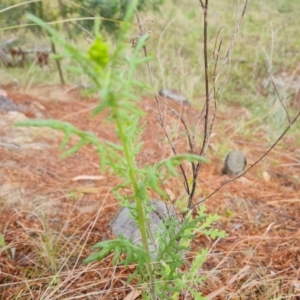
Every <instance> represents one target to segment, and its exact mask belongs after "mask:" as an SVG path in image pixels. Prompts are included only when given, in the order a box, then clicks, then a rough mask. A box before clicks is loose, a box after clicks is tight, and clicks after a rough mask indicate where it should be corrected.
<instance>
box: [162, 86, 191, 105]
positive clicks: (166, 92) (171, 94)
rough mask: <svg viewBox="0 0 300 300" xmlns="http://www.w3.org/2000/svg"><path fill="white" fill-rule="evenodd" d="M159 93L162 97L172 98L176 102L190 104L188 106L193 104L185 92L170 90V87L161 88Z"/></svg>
mask: <svg viewBox="0 0 300 300" xmlns="http://www.w3.org/2000/svg"><path fill="white" fill-rule="evenodd" d="M159 95H160V96H161V97H164V98H169V99H172V100H174V101H176V102H179V103H182V104H185V105H188V106H190V105H191V103H190V101H189V100H188V98H187V97H186V96H184V95H183V94H181V93H179V92H176V91H173V90H170V89H162V90H160V91H159Z"/></svg>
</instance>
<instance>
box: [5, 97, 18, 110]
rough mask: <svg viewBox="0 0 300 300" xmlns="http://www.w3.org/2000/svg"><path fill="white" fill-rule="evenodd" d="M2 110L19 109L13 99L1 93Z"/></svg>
mask: <svg viewBox="0 0 300 300" xmlns="http://www.w3.org/2000/svg"><path fill="white" fill-rule="evenodd" d="M0 111H19V109H18V106H17V105H16V104H15V103H14V102H13V101H12V100H11V99H9V98H7V97H5V96H1V95H0Z"/></svg>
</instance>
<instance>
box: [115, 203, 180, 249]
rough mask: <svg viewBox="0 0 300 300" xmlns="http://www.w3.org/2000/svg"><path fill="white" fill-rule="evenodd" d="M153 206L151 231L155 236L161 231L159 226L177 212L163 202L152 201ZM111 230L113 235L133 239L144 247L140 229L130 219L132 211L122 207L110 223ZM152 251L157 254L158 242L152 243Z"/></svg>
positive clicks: (150, 242)
mask: <svg viewBox="0 0 300 300" xmlns="http://www.w3.org/2000/svg"><path fill="white" fill-rule="evenodd" d="M150 203H151V205H152V206H154V207H155V209H154V210H153V211H152V212H151V213H150V221H149V223H150V230H151V233H152V236H154V235H155V234H156V233H157V231H158V230H159V225H160V224H161V222H163V220H164V219H166V218H168V217H169V216H175V215H176V212H175V210H174V209H173V207H171V206H170V205H167V204H166V203H165V202H163V201H155V200H150ZM109 226H110V228H111V231H112V233H113V234H114V235H115V236H117V235H119V234H121V235H123V236H125V237H127V238H129V239H131V240H132V241H133V242H134V243H136V244H139V245H142V238H141V234H140V231H139V228H138V227H137V225H136V222H135V221H134V220H133V219H132V218H131V217H130V210H129V208H127V207H122V208H121V209H120V210H119V211H118V212H117V214H116V216H115V217H114V219H113V220H112V221H111V222H110V225H109ZM149 244H150V247H149V248H150V251H151V252H154V253H155V252H156V249H157V241H154V244H153V241H150V240H149Z"/></svg>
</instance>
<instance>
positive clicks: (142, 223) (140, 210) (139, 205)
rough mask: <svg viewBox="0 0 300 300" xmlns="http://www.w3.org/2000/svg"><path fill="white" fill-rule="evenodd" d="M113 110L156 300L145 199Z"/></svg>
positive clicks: (114, 107) (122, 123)
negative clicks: (140, 191)
mask: <svg viewBox="0 0 300 300" xmlns="http://www.w3.org/2000/svg"><path fill="white" fill-rule="evenodd" d="M112 109H113V115H114V119H115V122H116V125H117V128H118V132H119V137H120V140H121V142H122V146H123V151H124V156H125V159H126V162H127V165H128V168H129V172H128V174H129V179H130V181H131V185H132V188H133V191H134V195H135V197H134V199H135V203H136V211H137V222H138V226H139V229H140V232H141V237H142V242H143V247H144V250H145V252H146V253H147V254H148V257H149V264H148V265H147V269H148V273H149V280H150V289H151V295H152V299H153V300H155V299H156V292H155V284H154V278H153V268H152V265H151V259H150V258H151V255H150V251H149V244H148V239H147V228H146V220H145V215H144V205H143V199H141V198H140V193H139V187H138V184H137V181H136V178H135V172H134V169H133V161H132V158H131V156H130V150H129V147H128V139H127V136H126V135H125V133H124V131H123V126H124V122H122V121H121V120H120V118H119V115H118V108H117V106H116V105H114V106H113V107H112Z"/></svg>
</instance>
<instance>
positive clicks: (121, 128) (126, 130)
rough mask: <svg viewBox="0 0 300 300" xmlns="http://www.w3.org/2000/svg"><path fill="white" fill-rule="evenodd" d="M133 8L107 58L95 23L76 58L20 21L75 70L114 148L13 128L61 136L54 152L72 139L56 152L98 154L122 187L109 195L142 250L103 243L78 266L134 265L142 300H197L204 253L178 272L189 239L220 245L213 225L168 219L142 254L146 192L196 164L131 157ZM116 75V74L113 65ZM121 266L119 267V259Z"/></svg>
mask: <svg viewBox="0 0 300 300" xmlns="http://www.w3.org/2000/svg"><path fill="white" fill-rule="evenodd" d="M135 6H136V1H132V3H131V5H130V6H129V8H128V10H127V12H126V16H125V19H124V22H123V25H122V28H121V31H120V34H119V38H118V40H117V44H116V47H115V50H114V51H113V53H111V52H110V51H111V50H110V46H109V44H107V43H106V42H104V41H103V38H102V36H101V34H100V33H99V30H98V29H99V26H100V22H99V20H97V21H96V26H95V38H94V41H93V43H92V44H91V46H90V48H89V50H88V51H87V52H83V51H80V50H78V49H77V48H76V47H74V46H72V45H70V44H69V43H68V42H67V41H66V40H64V39H63V38H62V37H61V35H60V34H59V33H58V32H56V31H55V30H54V29H53V28H51V27H50V26H49V25H47V24H46V23H45V22H43V21H42V20H40V19H38V18H37V17H34V16H33V15H29V16H28V19H29V20H30V21H33V22H34V23H36V24H37V25H39V26H41V27H42V28H43V29H45V30H47V31H48V33H49V34H50V35H51V37H52V41H53V42H54V43H57V44H59V45H60V46H62V47H63V48H64V52H63V53H62V54H61V55H60V56H59V57H57V59H61V58H62V57H69V58H72V59H73V61H74V63H76V67H73V68H72V71H73V72H79V73H82V72H84V73H85V74H86V75H87V76H88V77H89V79H90V80H91V82H92V83H93V87H94V88H93V91H94V92H96V93H98V95H99V105H98V106H97V107H96V108H95V109H94V110H93V112H92V114H93V115H94V116H96V115H97V114H99V113H100V112H102V111H103V110H107V112H108V118H109V119H110V120H111V122H112V123H113V124H114V126H115V130H116V132H117V136H118V141H119V143H111V142H108V141H103V140H100V139H99V138H97V136H96V135H95V134H94V133H93V132H86V131H81V130H79V129H77V128H76V127H74V126H73V125H71V124H70V123H67V122H62V121H57V120H30V121H26V122H22V123H18V124H16V125H17V126H47V127H50V128H53V129H56V130H61V131H63V132H64V133H65V138H64V140H63V142H62V144H61V149H62V150H63V149H65V148H66V146H67V144H68V141H69V138H70V137H71V136H72V135H75V136H77V137H78V138H79V142H78V143H77V144H76V145H75V146H73V147H71V148H69V149H67V150H65V151H64V153H63V157H66V156H69V155H72V154H73V153H76V152H77V151H78V150H79V149H80V148H81V147H82V146H84V145H87V144H88V145H91V146H93V147H94V148H95V149H96V151H97V153H98V154H99V160H100V165H101V169H102V171H105V170H106V169H109V170H110V171H111V172H112V173H114V174H117V175H118V176H119V177H120V178H121V179H122V183H121V184H119V185H118V186H117V187H115V189H114V192H115V194H116V196H117V197H118V199H120V204H121V205H124V206H125V205H127V206H128V203H129V202H130V201H133V202H135V205H129V207H130V209H131V212H132V215H133V216H134V218H135V220H136V223H137V225H138V227H139V229H140V233H141V237H142V246H140V245H136V244H134V243H133V242H132V241H131V240H130V239H127V238H125V237H122V236H119V237H118V238H116V239H114V240H108V241H103V242H100V243H98V244H96V245H95V249H97V250H98V252H96V253H94V254H92V255H90V256H89V257H88V258H87V259H86V262H87V263H88V262H93V261H96V260H101V259H103V258H104V257H105V256H106V255H107V254H108V253H110V252H114V258H113V263H114V264H122V265H129V264H136V271H135V272H134V274H132V276H131V277H130V278H129V280H131V279H132V278H137V279H138V280H139V283H140V284H143V287H144V286H145V283H146V284H147V287H148V288H147V289H145V288H144V289H143V297H144V298H145V299H176V298H177V297H178V296H179V295H180V293H183V292H185V293H186V294H188V293H189V294H191V295H193V297H194V299H204V298H203V297H202V296H201V292H199V290H198V289H199V284H200V283H201V282H202V281H203V280H205V278H204V277H203V276H201V273H200V268H201V265H202V264H203V262H204V261H205V260H206V255H207V253H208V251H207V250H206V249H203V250H202V251H200V253H198V254H197V255H196V256H195V258H194V260H193V262H192V264H191V265H190V267H189V270H188V271H183V270H182V268H181V267H182V266H183V265H184V263H185V253H186V251H187V250H189V247H190V243H191V241H192V240H193V238H194V236H195V234H196V233H198V232H201V233H203V234H205V235H207V236H211V237H212V238H216V237H223V236H225V233H224V232H222V231H218V230H216V229H212V227H211V225H212V223H213V222H215V221H216V220H217V219H218V217H217V216H216V215H207V214H206V213H205V207H204V206H201V207H200V209H199V212H198V217H196V218H193V217H192V215H191V212H189V213H185V214H184V218H182V219H177V218H175V217H170V218H169V219H167V220H165V222H164V223H163V224H161V226H162V230H159V231H158V232H159V234H160V235H159V236H158V237H157V239H158V240H159V245H158V251H157V252H156V254H155V255H154V254H153V253H151V251H150V248H149V239H148V235H149V228H148V223H149V222H148V220H149V212H150V211H149V205H148V204H149V195H148V190H149V189H151V190H154V191H155V192H156V193H157V194H159V195H162V196H164V192H163V190H162V189H161V187H160V184H159V175H160V174H161V173H162V172H163V173H164V176H165V174H166V172H168V174H170V175H177V171H176V167H177V166H178V165H179V164H180V163H181V162H182V161H183V160H187V161H191V162H199V161H202V160H203V157H201V156H198V155H192V154H181V155H174V156H173V157H170V158H169V159H166V160H163V161H160V162H158V163H156V164H154V165H152V166H146V167H143V168H141V167H140V166H139V165H138V163H137V161H136V157H137V154H138V153H139V152H140V151H141V147H142V143H141V140H140V136H141V133H142V131H143V129H142V128H143V127H141V125H140V117H141V116H142V114H143V111H142V110H141V109H140V108H139V107H138V105H137V103H136V100H137V96H136V95H135V93H134V88H135V87H136V86H141V85H142V83H140V82H139V81H137V80H136V79H135V77H134V73H135V69H136V67H137V66H138V65H140V64H143V63H145V62H146V61H147V60H148V59H149V58H145V57H142V58H141V57H140V56H141V55H140V50H141V49H142V47H143V46H144V45H145V42H146V40H147V38H148V36H147V35H144V36H142V37H141V38H140V39H139V41H138V43H137V45H136V47H135V49H134V50H133V53H132V56H131V57H124V51H123V50H124V49H125V47H128V44H127V43H126V41H127V33H128V30H129V28H130V21H131V20H132V17H133V15H134V10H135ZM121 62H122V63H123V64H124V68H122V70H120V68H117V67H119V66H120V63H121ZM125 187H129V188H130V189H131V191H132V193H131V195H129V196H128V195H127V196H124V195H122V190H123V188H125ZM122 254H125V256H122V257H125V259H123V260H121V255H122Z"/></svg>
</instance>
